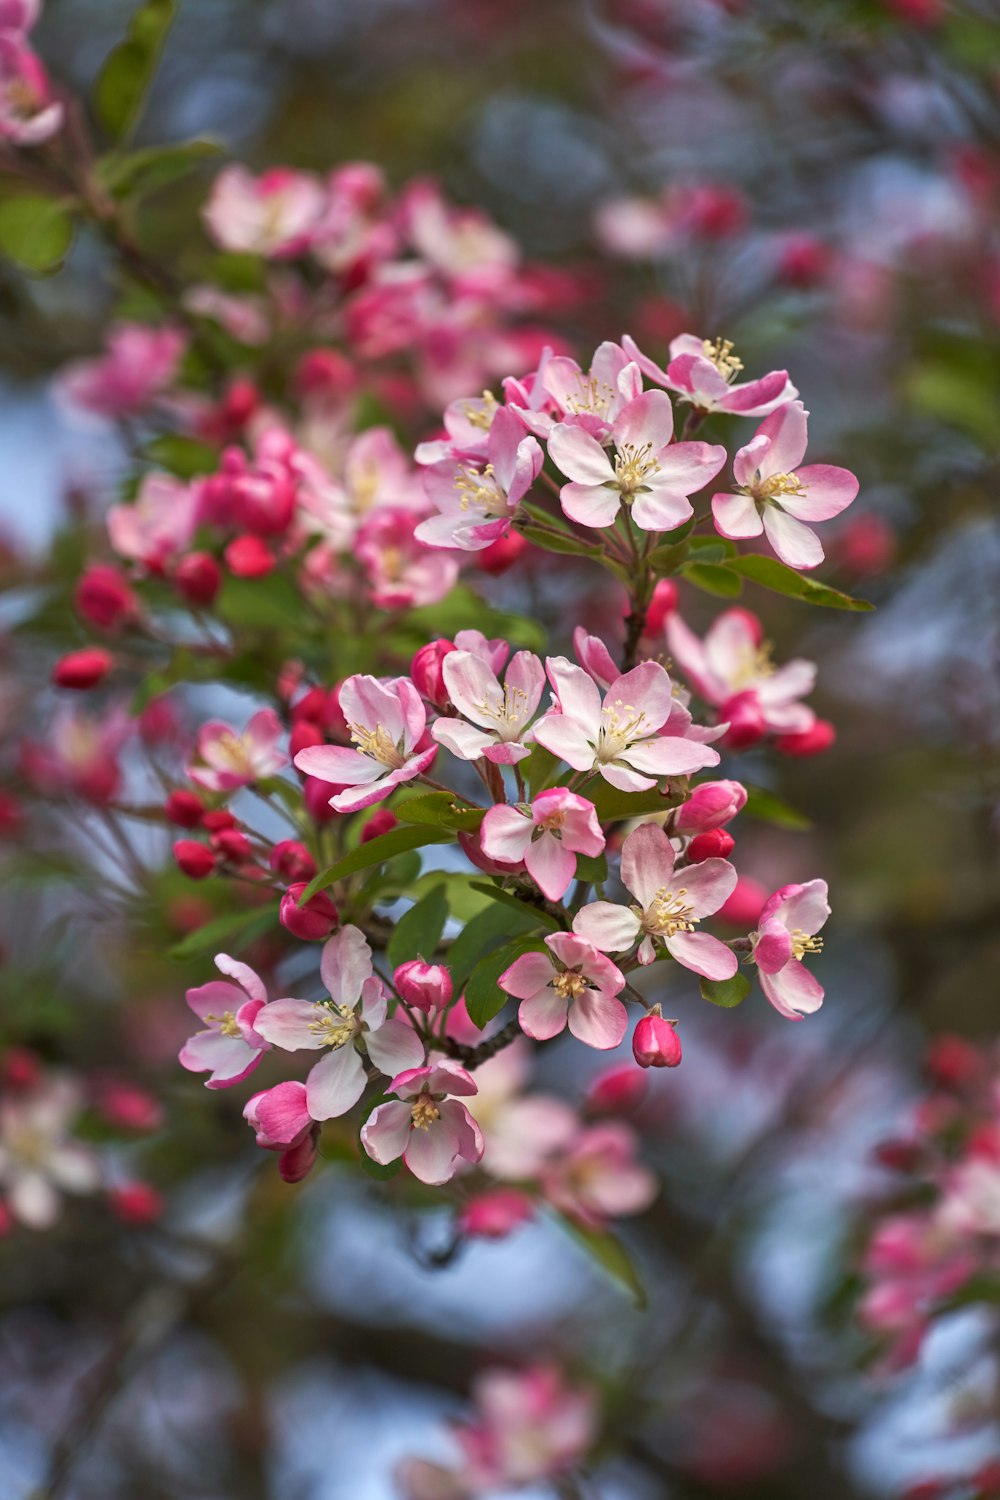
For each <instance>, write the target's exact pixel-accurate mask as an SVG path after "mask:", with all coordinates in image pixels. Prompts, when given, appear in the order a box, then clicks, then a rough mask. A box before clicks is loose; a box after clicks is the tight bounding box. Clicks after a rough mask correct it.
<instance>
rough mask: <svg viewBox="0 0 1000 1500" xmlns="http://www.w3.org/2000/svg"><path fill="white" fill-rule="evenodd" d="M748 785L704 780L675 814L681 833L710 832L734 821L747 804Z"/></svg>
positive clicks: (674, 819)
mask: <svg viewBox="0 0 1000 1500" xmlns="http://www.w3.org/2000/svg"><path fill="white" fill-rule="evenodd" d="M746 800H747V791H746V787H745V786H743V785H742V784H741V783H740V782H738V781H702V782H700V783H699V784H698V786H696V787H692V789H691V795H690V797H689V798H688V799H687V801H686V802H682V803H681V805H680V807H679V808H678V809H677V811H676V812H675V813H674V818H673V827H674V829H675V830H676V831H677V832H678V833H708V832H709V831H710V830H712V829H716V828H722V827H723V825H724V824H726V823H731V822H732V820H733V818H735V817H736V814H737V813H738V812H740V811H741V810H742V809H743V808H744V807H745V806H746Z"/></svg>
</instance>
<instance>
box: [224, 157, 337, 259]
mask: <svg viewBox="0 0 1000 1500" xmlns="http://www.w3.org/2000/svg"><path fill="white" fill-rule="evenodd" d="M324 206H325V196H324V193H323V188H322V186H321V185H320V183H319V182H318V181H317V179H316V178H315V177H313V176H311V175H310V174H309V173H306V172H293V171H290V170H289V169H288V168H287V167H273V168H272V169H271V170H270V171H268V172H264V173H262V174H261V176H260V177H254V175H253V174H252V173H251V172H248V171H247V170H246V168H245V167H240V166H232V167H226V168H225V170H224V171H222V172H220V173H219V175H218V177H216V179H215V182H214V184H213V186H212V193H211V197H210V198H209V200H208V202H207V204H206V205H205V207H204V209H203V210H202V216H203V218H204V220H205V226H206V228H207V229H208V232H209V234H210V235H211V236H212V239H213V240H214V241H215V243H216V244H217V245H218V246H219V248H220V249H222V250H234V251H238V252H240V253H242V254H249V255H263V256H266V257H268V258H276V259H277V258H282V257H286V256H293V255H298V254H300V253H301V252H302V251H303V250H304V249H305V248H306V246H307V245H308V243H309V238H310V235H311V234H312V232H313V230H314V229H315V228H316V226H317V224H318V222H319V219H320V215H321V214H322V212H323V209H324Z"/></svg>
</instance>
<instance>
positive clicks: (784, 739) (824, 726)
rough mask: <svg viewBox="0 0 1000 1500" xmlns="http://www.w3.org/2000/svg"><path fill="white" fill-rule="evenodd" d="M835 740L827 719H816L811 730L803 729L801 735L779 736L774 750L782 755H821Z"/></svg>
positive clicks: (832, 728)
mask: <svg viewBox="0 0 1000 1500" xmlns="http://www.w3.org/2000/svg"><path fill="white" fill-rule="evenodd" d="M836 738H837V731H836V730H835V729H834V727H833V725H832V724H831V723H830V721H829V719H817V720H816V722H815V723H814V724H813V726H812V728H811V729H803V730H802V732H801V734H779V735H778V738H777V739H776V740H775V742H774V748H775V749H776V750H780V751H781V753H782V754H783V755H822V753H823V751H824V750H829V748H830V746H831V745H832V744H833V742H834V740H835V739H836Z"/></svg>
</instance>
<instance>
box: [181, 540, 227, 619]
mask: <svg viewBox="0 0 1000 1500" xmlns="http://www.w3.org/2000/svg"><path fill="white" fill-rule="evenodd" d="M173 585H174V588H175V589H176V590H177V592H178V593H179V594H180V596H181V598H182V599H183V600H184V601H185V603H186V604H191V605H193V606H194V607H195V608H201V607H203V606H205V605H209V604H212V603H213V602H214V600H215V596H216V595H217V594H218V592H219V589H220V588H221V587H222V569H221V568H220V567H219V564H218V563H217V562H216V560H215V558H214V557H213V556H212V554H211V553H210V552H189V553H188V555H187V557H184V558H182V559H181V561H180V562H179V563H178V564H177V567H176V568H175V569H174V575H173Z"/></svg>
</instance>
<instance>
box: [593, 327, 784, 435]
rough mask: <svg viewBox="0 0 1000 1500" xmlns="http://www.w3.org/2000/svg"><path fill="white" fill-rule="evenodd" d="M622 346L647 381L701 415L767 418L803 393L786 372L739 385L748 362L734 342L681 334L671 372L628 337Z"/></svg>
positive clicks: (675, 344) (672, 350)
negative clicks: (745, 364) (662, 367)
mask: <svg viewBox="0 0 1000 1500" xmlns="http://www.w3.org/2000/svg"><path fill="white" fill-rule="evenodd" d="M622 348H623V349H624V350H625V353H626V354H627V355H628V356H629V358H630V359H633V360H635V362H636V364H637V365H638V366H639V369H640V370H641V371H642V373H643V374H644V375H645V376H646V377H647V379H649V380H652V381H654V382H655V383H656V384H657V385H663V386H666V388H667V389H668V390H671V391H676V392H677V394H678V395H679V397H680V399H681V400H682V401H687V402H690V404H691V405H692V406H694V407H696V408H697V409H698V410H699V411H705V412H713V411H720V412H729V413H732V414H735V415H737V416H742V417H764V416H767V415H768V413H769V412H772V411H774V410H775V409H776V408H777V407H780V406H782V405H783V404H784V403H785V402H787V401H792V400H794V398H795V397H796V396H797V395H798V391H797V390H796V389H795V387H794V386H793V385H792V383H791V381H790V380H789V378H788V373H787V371H785V370H772V371H771V373H770V374H768V375H764V376H762V377H761V379H759V380H748V381H743V382H741V381H738V380H737V378H736V377H737V376H738V375H739V374H740V373H741V371H742V369H743V361H742V360H741V359H738V358H737V356H736V355H735V354H734V353H733V346H732V343H731V342H730V341H729V339H715V340H714V341H713V340H711V339H699V338H697V337H696V336H695V335H694V334H691V333H682V334H679V335H678V336H677V338H675V339H674V340H673V341H672V343H671V345H670V363H669V364H668V365H667V368H666V369H665V370H663V369H661V368H660V366H659V365H657V364H656V363H655V362H654V361H653V360H651V359H650V358H649V356H648V355H645V354H643V353H642V350H641V349H639V347H638V345H637V344H636V342H635V340H634V339H633V338H631V337H630V336H629V335H628V334H625V336H624V338H623V339H622Z"/></svg>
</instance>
